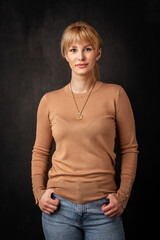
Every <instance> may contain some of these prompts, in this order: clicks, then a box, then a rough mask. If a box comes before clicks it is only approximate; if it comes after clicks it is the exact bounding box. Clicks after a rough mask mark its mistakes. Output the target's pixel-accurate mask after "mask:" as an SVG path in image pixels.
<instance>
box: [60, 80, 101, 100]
mask: <svg viewBox="0 0 160 240" xmlns="http://www.w3.org/2000/svg"><path fill="white" fill-rule="evenodd" d="M101 85H102V82H101V81H97V82H96V84H95V86H94V88H93V90H92V94H93V93H95V92H96V91H97V90H98V89H99V87H100V86H101ZM64 91H65V93H66V94H67V95H69V96H72V92H71V89H70V88H69V83H68V84H67V85H66V86H65V87H64ZM88 94H89V92H86V93H75V92H74V96H75V97H76V98H83V97H86V96H88Z"/></svg>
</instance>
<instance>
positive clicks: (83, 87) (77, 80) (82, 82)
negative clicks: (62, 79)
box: [71, 72, 96, 93]
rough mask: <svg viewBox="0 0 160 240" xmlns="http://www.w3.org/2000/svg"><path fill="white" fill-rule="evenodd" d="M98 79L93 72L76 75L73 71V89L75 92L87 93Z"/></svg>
mask: <svg viewBox="0 0 160 240" xmlns="http://www.w3.org/2000/svg"><path fill="white" fill-rule="evenodd" d="M95 81H96V78H95V75H94V74H91V73H90V75H89V76H83V75H75V74H74V73H73V72H72V78H71V85H72V90H73V92H75V93H87V92H88V91H89V90H90V89H91V87H92V86H93V83H94V82H95Z"/></svg>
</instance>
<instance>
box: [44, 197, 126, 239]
mask: <svg viewBox="0 0 160 240" xmlns="http://www.w3.org/2000/svg"><path fill="white" fill-rule="evenodd" d="M54 197H55V198H57V199H59V200H60V204H59V207H58V209H57V211H55V212H54V213H53V214H51V215H47V214H45V213H44V212H42V226H43V231H44V235H45V239H46V240H84V239H85V240H124V239H125V237H124V230H123V224H122V220H121V217H117V218H109V217H107V216H105V215H104V213H103V211H102V209H101V207H102V205H103V204H104V203H105V202H106V198H103V199H100V200H97V201H93V202H89V203H86V204H76V203H73V202H70V201H68V200H66V199H64V198H62V197H60V196H58V195H57V194H54Z"/></svg>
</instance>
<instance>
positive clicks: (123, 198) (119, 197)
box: [113, 191, 130, 209]
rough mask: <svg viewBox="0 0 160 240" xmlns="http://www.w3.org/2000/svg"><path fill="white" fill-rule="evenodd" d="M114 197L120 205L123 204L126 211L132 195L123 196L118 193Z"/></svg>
mask: <svg viewBox="0 0 160 240" xmlns="http://www.w3.org/2000/svg"><path fill="white" fill-rule="evenodd" d="M113 195H114V197H115V198H116V199H117V201H118V202H119V203H122V207H123V209H125V208H126V206H127V203H128V200H129V196H130V194H126V195H122V194H121V193H120V191H118V192H117V193H113Z"/></svg>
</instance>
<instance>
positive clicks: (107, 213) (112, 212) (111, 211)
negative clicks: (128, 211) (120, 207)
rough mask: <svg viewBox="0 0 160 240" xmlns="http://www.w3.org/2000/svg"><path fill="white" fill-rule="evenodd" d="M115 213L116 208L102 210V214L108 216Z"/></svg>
mask: <svg viewBox="0 0 160 240" xmlns="http://www.w3.org/2000/svg"><path fill="white" fill-rule="evenodd" d="M115 213H117V210H115V209H111V210H110V211H107V212H104V215H105V216H108V217H109V216H111V215H113V214H115Z"/></svg>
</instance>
